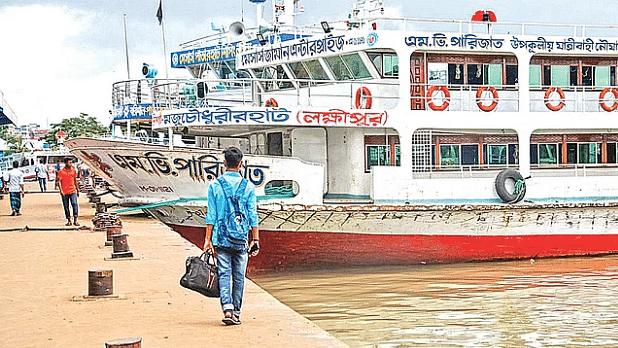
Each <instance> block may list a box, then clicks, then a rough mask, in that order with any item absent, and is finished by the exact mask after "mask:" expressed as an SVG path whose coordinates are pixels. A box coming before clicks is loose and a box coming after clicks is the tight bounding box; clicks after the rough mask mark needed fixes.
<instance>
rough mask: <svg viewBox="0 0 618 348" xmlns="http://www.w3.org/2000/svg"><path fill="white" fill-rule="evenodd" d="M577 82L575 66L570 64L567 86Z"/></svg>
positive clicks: (575, 84) (574, 84)
mask: <svg viewBox="0 0 618 348" xmlns="http://www.w3.org/2000/svg"><path fill="white" fill-rule="evenodd" d="M578 82H579V81H578V80H577V66H570V67H569V86H577V85H578ZM590 82H592V81H590ZM582 86H583V84H582Z"/></svg>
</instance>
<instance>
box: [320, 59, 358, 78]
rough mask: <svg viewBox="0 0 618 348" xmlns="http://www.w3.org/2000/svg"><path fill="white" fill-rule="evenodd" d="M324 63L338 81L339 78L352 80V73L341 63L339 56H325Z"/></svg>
mask: <svg viewBox="0 0 618 348" xmlns="http://www.w3.org/2000/svg"><path fill="white" fill-rule="evenodd" d="M326 63H327V64H328V66H329V67H330V70H331V71H332V72H333V74H334V75H335V78H336V79H337V80H339V81H341V80H352V79H353V77H352V73H351V72H350V70H348V68H347V67H346V66H345V64H343V60H341V57H339V56H334V57H328V58H326Z"/></svg>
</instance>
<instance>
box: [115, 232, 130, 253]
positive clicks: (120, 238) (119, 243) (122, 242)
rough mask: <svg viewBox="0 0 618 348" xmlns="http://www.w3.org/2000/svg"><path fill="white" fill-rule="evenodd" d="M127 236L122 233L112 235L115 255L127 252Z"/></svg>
mask: <svg viewBox="0 0 618 348" xmlns="http://www.w3.org/2000/svg"><path fill="white" fill-rule="evenodd" d="M127 236H128V234H124V233H122V234H114V235H112V241H113V245H114V252H115V253H123V252H127V251H129V243H127Z"/></svg>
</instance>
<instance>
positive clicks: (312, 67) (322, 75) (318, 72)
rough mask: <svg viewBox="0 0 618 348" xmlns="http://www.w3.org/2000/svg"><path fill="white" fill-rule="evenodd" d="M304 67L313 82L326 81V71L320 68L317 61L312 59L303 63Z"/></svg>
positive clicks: (320, 65)
mask: <svg viewBox="0 0 618 348" xmlns="http://www.w3.org/2000/svg"><path fill="white" fill-rule="evenodd" d="M305 67H306V68H307V70H308V71H309V74H310V75H311V78H313V79H314V80H328V75H326V71H324V68H322V64H320V61H319V60H317V59H314V60H310V61H307V62H305Z"/></svg>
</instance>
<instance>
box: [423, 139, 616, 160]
mask: <svg viewBox="0 0 618 348" xmlns="http://www.w3.org/2000/svg"><path fill="white" fill-rule="evenodd" d="M517 147H518V145H517V144H484V145H483V156H484V157H483V159H484V160H483V163H486V164H518V163H519V159H518V150H517ZM478 151H479V146H478V144H469V145H468V144H442V145H440V165H445V166H449V165H453V166H458V165H477V164H479V153H478ZM562 152H563V148H562V144H558V143H547V144H545V143H543V144H531V145H530V164H537V165H557V164H595V163H602V161H603V160H602V155H601V143H594V142H593V143H567V144H566V163H564V162H563V161H562ZM616 155H617V152H616V143H608V144H607V163H616V157H617V156H616ZM433 162H434V164H435V157H434V160H433Z"/></svg>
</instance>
